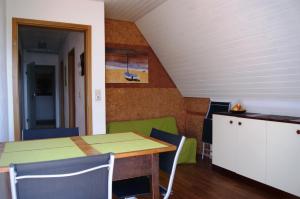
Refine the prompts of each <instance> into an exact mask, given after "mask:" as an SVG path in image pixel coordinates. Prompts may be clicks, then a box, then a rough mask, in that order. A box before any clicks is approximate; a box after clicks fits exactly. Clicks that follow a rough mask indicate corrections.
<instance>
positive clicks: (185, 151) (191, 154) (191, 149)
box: [178, 138, 197, 164]
mask: <svg viewBox="0 0 300 199" xmlns="http://www.w3.org/2000/svg"><path fill="white" fill-rule="evenodd" d="M196 150H197V140H196V139H195V138H186V139H185V142H184V144H183V147H182V150H181V153H180V155H179V158H178V164H182V163H196Z"/></svg>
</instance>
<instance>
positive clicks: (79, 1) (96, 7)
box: [6, 0, 106, 140]
mask: <svg viewBox="0 0 300 199" xmlns="http://www.w3.org/2000/svg"><path fill="white" fill-rule="evenodd" d="M6 12H7V16H6V23H7V24H6V33H7V35H6V41H7V45H6V49H7V52H6V55H7V56H6V58H7V79H8V80H7V82H8V101H9V106H8V107H9V133H10V140H13V138H14V135H13V132H14V129H13V128H14V127H13V104H12V101H13V100H12V99H13V98H12V96H13V95H12V49H11V46H12V45H11V41H12V26H11V23H12V18H13V17H18V18H29V19H38V20H48V21H58V22H67V23H77V24H86V25H91V26H92V94H94V91H95V89H100V90H101V94H102V96H101V99H102V100H101V101H95V97H94V95H93V96H92V109H93V113H92V116H93V121H92V123H93V133H94V134H101V133H105V127H106V125H105V68H104V60H105V58H104V55H105V52H104V49H105V43H104V3H103V2H102V1H94V0H76V1H74V0H51V1H41V0H23V1H20V0H7V1H6Z"/></svg>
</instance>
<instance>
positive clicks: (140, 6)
mask: <svg viewBox="0 0 300 199" xmlns="http://www.w3.org/2000/svg"><path fill="white" fill-rule="evenodd" d="M165 1H167V0H104V3H105V17H106V18H110V19H118V20H125V21H132V22H135V21H136V20H138V19H140V18H141V17H143V16H144V15H146V14H147V13H149V12H150V11H152V10H153V9H155V8H156V7H158V6H159V5H161V4H162V3H164V2H165Z"/></svg>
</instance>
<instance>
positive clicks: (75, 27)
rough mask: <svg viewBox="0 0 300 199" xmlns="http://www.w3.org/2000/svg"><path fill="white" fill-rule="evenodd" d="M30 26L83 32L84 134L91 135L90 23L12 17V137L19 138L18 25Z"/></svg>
mask: <svg viewBox="0 0 300 199" xmlns="http://www.w3.org/2000/svg"><path fill="white" fill-rule="evenodd" d="M22 25H23V26H32V27H42V28H50V29H60V30H71V31H78V32H83V33H84V52H85V53H84V60H85V67H84V70H85V78H84V79H85V85H84V88H85V128H86V129H85V130H86V135H92V132H93V129H92V73H91V71H92V42H91V41H92V27H91V26H90V25H82V24H73V23H63V22H54V21H43V20H33V19H24V18H13V19H12V64H13V71H12V79H13V111H14V138H15V141H17V140H21V114H20V110H21V104H20V97H21V92H20V86H19V82H20V74H19V72H20V69H19V67H18V62H19V54H18V51H19V35H18V32H19V26H22Z"/></svg>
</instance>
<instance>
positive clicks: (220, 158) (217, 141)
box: [212, 115, 237, 171]
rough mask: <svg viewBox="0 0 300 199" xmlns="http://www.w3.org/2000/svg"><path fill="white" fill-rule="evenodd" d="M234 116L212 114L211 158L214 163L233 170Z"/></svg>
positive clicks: (235, 152)
mask: <svg viewBox="0 0 300 199" xmlns="http://www.w3.org/2000/svg"><path fill="white" fill-rule="evenodd" d="M236 121H237V120H236V118H235V117H230V116H223V115H213V156H212V157H213V158H212V162H213V164H214V165H217V166H220V167H223V168H225V169H228V170H231V171H235V170H236V169H235V167H236V155H237V148H236V147H237V128H236V127H237V124H236Z"/></svg>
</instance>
